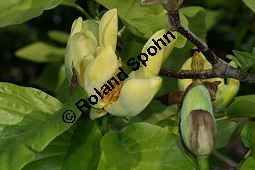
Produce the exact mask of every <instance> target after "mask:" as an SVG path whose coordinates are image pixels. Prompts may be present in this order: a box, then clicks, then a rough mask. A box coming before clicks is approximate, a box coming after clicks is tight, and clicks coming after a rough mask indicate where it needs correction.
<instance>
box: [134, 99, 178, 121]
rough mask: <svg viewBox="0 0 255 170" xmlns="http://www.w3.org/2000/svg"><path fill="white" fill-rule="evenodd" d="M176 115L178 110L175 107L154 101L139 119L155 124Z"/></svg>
mask: <svg viewBox="0 0 255 170" xmlns="http://www.w3.org/2000/svg"><path fill="white" fill-rule="evenodd" d="M176 114H177V108H176V106H175V105H172V106H166V105H164V104H162V103H161V102H160V101H158V100H152V101H151V102H150V104H149V105H148V106H147V107H146V108H145V109H144V110H143V111H142V112H141V113H140V114H139V115H138V117H139V119H141V120H142V121H146V122H148V123H152V124H155V123H157V122H159V121H161V120H164V119H167V118H168V117H169V116H172V115H176Z"/></svg>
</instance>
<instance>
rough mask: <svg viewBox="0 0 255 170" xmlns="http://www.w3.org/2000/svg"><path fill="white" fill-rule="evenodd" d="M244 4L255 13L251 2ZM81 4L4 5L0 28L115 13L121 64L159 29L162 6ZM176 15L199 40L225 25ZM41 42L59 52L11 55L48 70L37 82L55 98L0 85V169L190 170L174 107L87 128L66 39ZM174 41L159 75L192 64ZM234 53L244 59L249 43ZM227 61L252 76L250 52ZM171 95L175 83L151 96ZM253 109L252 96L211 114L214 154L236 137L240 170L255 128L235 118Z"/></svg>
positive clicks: (213, 15) (130, 0)
mask: <svg viewBox="0 0 255 170" xmlns="http://www.w3.org/2000/svg"><path fill="white" fill-rule="evenodd" d="M203 2H204V3H206V4H208V5H209V6H210V5H211V6H215V5H216V6H217V5H219V4H221V3H224V1H221V0H218V1H213V2H212V1H209V0H204V1H203ZM243 2H244V3H245V4H246V5H247V6H248V7H249V8H250V9H251V10H252V11H253V12H255V4H254V3H253V0H243ZM82 3H85V4H86V5H87V8H88V11H89V12H88V13H87V12H85V11H84V10H83V9H82V8H81V7H80V6H79V5H77V4H76V3H75V0H43V1H30V0H15V1H9V0H4V1H3V2H1V3H0V10H1V14H0V27H6V26H8V25H13V24H20V23H23V22H25V21H28V20H30V19H31V18H34V17H37V16H39V15H41V14H42V13H43V11H44V10H48V9H52V8H55V7H57V6H58V5H67V6H70V7H73V8H76V9H78V10H79V11H81V12H82V14H84V15H86V16H87V17H90V16H92V18H96V19H97V18H99V17H100V15H101V13H103V12H104V8H106V9H111V8H117V9H118V16H119V18H120V20H121V22H120V24H119V25H121V26H125V27H126V29H125V30H124V31H123V32H122V33H121V38H120V39H121V42H122V44H121V46H122V48H121V50H119V51H118V55H119V56H120V57H121V58H122V60H123V61H124V63H126V62H125V61H126V60H128V58H129V57H132V56H136V55H138V54H139V53H140V51H141V49H142V47H143V45H144V43H145V42H146V40H147V39H148V38H149V37H150V36H151V35H152V34H153V33H154V32H156V31H157V30H159V29H162V28H166V21H165V14H164V11H163V8H162V7H161V6H151V7H146V8H144V7H141V6H140V1H139V0H125V1H124V0H96V2H95V1H93V0H87V1H83V2H82ZM103 7H104V8H103ZM101 9H103V10H101ZM180 12H181V21H182V23H183V25H184V26H185V27H188V28H189V29H190V30H191V31H192V32H194V33H195V34H196V35H197V36H198V37H199V38H201V39H203V40H205V39H206V36H207V32H208V31H209V30H211V29H212V28H214V27H215V25H216V24H217V23H218V22H220V20H221V18H222V17H223V18H224V17H225V14H224V12H222V11H219V10H205V9H204V8H202V7H197V6H188V7H183V8H181V10H180ZM67 13H68V11H67ZM77 17H78V16H77ZM70 27H71V25H70ZM48 36H49V38H50V39H52V40H53V41H55V42H57V43H59V44H60V47H59V46H55V45H54V44H49V43H47V42H43V41H38V42H35V43H32V44H29V45H27V46H25V47H23V48H21V49H19V50H17V51H16V52H15V54H16V56H17V57H19V58H22V59H25V60H29V61H32V62H37V63H47V64H48V65H47V66H46V68H45V70H44V71H43V73H42V74H41V75H40V77H39V79H38V81H37V82H38V84H39V86H40V87H41V88H43V89H46V90H48V91H50V92H51V93H52V94H54V96H55V97H52V96H50V95H48V94H46V93H44V92H42V91H41V90H38V89H34V88H28V87H21V86H17V85H13V84H9V83H0V101H1V102H0V117H1V119H0V121H1V128H0V136H1V138H0V169H3V170H16V169H24V170H29V169H31V170H35V169H38V170H39V169H197V162H196V161H195V160H194V159H193V157H192V156H191V157H188V156H187V155H186V153H185V149H184V148H183V146H182V145H181V142H180V138H179V134H178V121H179V120H178V115H177V107H176V106H175V105H174V106H167V105H164V104H162V103H161V102H159V101H158V100H156V99H153V100H152V102H151V103H150V104H149V106H148V107H147V108H146V109H145V110H144V111H143V112H142V113H140V114H139V115H138V116H136V117H134V118H132V119H130V120H128V121H126V120H124V119H122V118H118V117H107V116H106V117H104V118H102V119H100V120H94V121H92V120H89V119H88V118H87V117H84V116H82V115H81V113H80V111H79V110H78V109H77V108H76V107H75V103H76V102H77V101H78V100H79V99H81V98H85V92H84V90H83V89H82V88H77V89H76V90H75V91H74V92H72V93H71V92H70V90H69V89H68V84H67V82H66V81H65V74H64V69H63V65H62V64H63V59H64V53H65V46H66V43H67V40H68V37H69V35H68V33H65V32H63V31H59V30H57V31H56V30H51V31H49V32H48ZM254 37H255V36H254V35H253V39H255V38H254ZM178 41H179V42H178V43H177V47H178V48H175V49H174V51H173V53H172V54H171V57H169V59H167V61H166V62H165V63H164V66H163V67H166V68H176V69H179V68H180V67H181V65H182V64H183V63H184V61H185V60H186V59H187V58H188V57H190V56H191V51H192V50H193V49H194V45H193V44H192V43H191V42H188V41H186V39H185V38H184V37H182V38H181V39H180V40H178ZM250 41H253V40H252V39H251V40H250ZM251 44H252V42H251ZM253 45H254V43H253ZM246 47H247V48H246ZM252 47H254V46H252ZM240 48H241V49H242V50H247V51H248V49H249V43H247V44H246V46H242V47H241V46H240ZM249 50H250V49H249ZM233 53H234V55H235V56H233V55H229V56H228V58H230V59H232V60H234V61H236V62H237V63H238V65H239V67H240V68H241V69H242V70H243V71H247V70H249V69H251V70H253V69H252V68H255V67H254V64H255V62H254V61H255V59H254V57H255V50H253V52H252V53H248V52H241V51H233ZM176 89H178V87H177V79H173V78H167V77H164V78H163V85H162V87H161V90H160V92H159V93H158V96H161V95H163V94H166V93H169V92H170V91H172V90H176ZM254 106H255V95H246V96H238V97H236V98H235V99H234V101H233V102H232V103H231V104H230V105H229V106H228V107H227V108H226V110H225V111H224V113H219V114H218V115H219V117H220V118H219V119H218V120H217V129H218V134H217V137H216V147H215V149H219V150H222V151H223V152H225V151H226V147H227V146H228V144H229V143H231V142H232V141H234V140H236V139H238V138H240V137H241V138H242V139H243V142H244V144H245V146H246V147H247V148H249V150H250V151H249V152H248V154H247V155H246V156H245V157H244V158H243V159H242V161H241V162H240V167H241V169H243V170H246V169H247V170H248V169H254V168H255V163H254V162H255V160H254V159H255V158H254V157H253V156H254V155H255V150H254V149H255V147H254V146H255V135H254V129H255V123H254V122H252V121H251V122H249V123H242V122H237V121H236V119H235V118H239V117H249V118H254V117H255V108H254ZM65 110H73V112H74V113H75V114H76V116H77V119H76V120H77V121H76V122H75V123H71V124H67V123H65V122H63V120H62V114H63V112H64V111H65ZM222 116H224V117H227V119H224V117H223V118H222ZM105 124H106V125H110V126H105ZM212 159H213V160H214V158H212ZM212 164H214V163H212ZM214 165H215V166H216V165H217V161H215V164H214Z"/></svg>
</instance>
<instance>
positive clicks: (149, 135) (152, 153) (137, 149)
mask: <svg viewBox="0 0 255 170" xmlns="http://www.w3.org/2000/svg"><path fill="white" fill-rule="evenodd" d="M181 148H182V147H181V144H180V141H179V139H178V138H177V137H176V136H175V135H171V134H170V133H169V132H168V131H167V130H165V129H163V128H161V127H158V126H155V125H151V124H148V123H134V124H131V125H129V126H127V127H126V128H124V129H123V130H122V131H121V132H108V133H106V134H105V136H104V137H103V138H102V140H101V150H102V152H101V158H100V163H99V167H98V169H99V170H101V169H107V170H110V169H121V170H129V169H148V170H150V169H157V170H161V169H171V170H177V169H178V170H180V169H183V170H186V169H187V170H191V169H195V167H194V165H193V164H192V162H190V161H189V160H188V159H187V158H186V157H185V155H184V151H183V150H182V149H181Z"/></svg>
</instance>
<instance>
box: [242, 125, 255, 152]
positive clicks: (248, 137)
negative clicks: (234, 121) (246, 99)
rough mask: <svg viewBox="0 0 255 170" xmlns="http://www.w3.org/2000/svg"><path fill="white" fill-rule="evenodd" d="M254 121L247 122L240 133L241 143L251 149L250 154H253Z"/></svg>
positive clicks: (254, 141) (254, 144) (254, 138)
mask: <svg viewBox="0 0 255 170" xmlns="http://www.w3.org/2000/svg"><path fill="white" fill-rule="evenodd" d="M254 132H255V123H254V122H249V123H247V124H246V125H245V126H244V128H243V130H242V133H241V136H242V139H243V143H244V144H245V146H246V147H248V148H250V149H251V152H252V155H253V156H255V133H254Z"/></svg>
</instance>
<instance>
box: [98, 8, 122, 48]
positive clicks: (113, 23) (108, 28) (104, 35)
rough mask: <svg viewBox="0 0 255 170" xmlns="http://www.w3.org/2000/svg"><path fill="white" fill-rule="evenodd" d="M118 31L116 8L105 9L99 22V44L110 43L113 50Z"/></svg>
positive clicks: (105, 44)
mask: <svg viewBox="0 0 255 170" xmlns="http://www.w3.org/2000/svg"><path fill="white" fill-rule="evenodd" d="M117 33H118V16H117V9H111V10H109V11H107V12H106V13H105V14H104V16H103V17H102V19H101V21H100V23H99V45H100V46H104V47H105V46H107V45H110V46H111V47H112V49H113V51H115V49H116V44H117Z"/></svg>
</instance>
